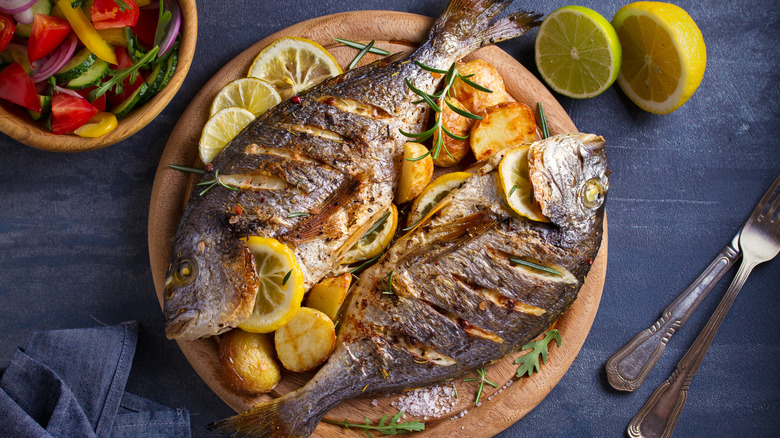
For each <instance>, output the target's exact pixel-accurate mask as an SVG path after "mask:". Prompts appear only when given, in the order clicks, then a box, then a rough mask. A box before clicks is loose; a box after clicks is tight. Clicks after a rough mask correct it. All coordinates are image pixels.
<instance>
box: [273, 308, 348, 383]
mask: <svg viewBox="0 0 780 438" xmlns="http://www.w3.org/2000/svg"><path fill="white" fill-rule="evenodd" d="M274 343H275V344H276V356H277V357H278V358H279V361H280V362H282V366H283V367H285V368H287V369H288V370H290V371H299V372H300V371H309V370H311V369H314V368H316V367H317V366H319V365H320V364H321V363H323V362H325V361H326V360H327V359H328V357H330V354H331V353H332V352H333V348H334V347H335V346H336V330H335V327H334V326H333V321H331V319H330V318H328V315H326V314H324V313H322V312H320V311H319V310H316V309H312V308H310V307H301V309H300V310H299V311H298V313H296V314H295V316H293V319H291V320H290V322H288V323H287V325H285V326H283V327H282V328H280V329H279V330H277V331H276V333H275V334H274Z"/></svg>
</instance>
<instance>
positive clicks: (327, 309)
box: [306, 272, 352, 321]
mask: <svg viewBox="0 0 780 438" xmlns="http://www.w3.org/2000/svg"><path fill="white" fill-rule="evenodd" d="M351 283H352V274H349V273H346V272H345V273H344V274H341V275H339V276H337V277H328V278H325V279H323V280H322V281H320V282H319V283H317V284H316V285H315V286H314V287H313V288H311V291H310V292H309V296H307V297H306V307H311V308H312V309H317V310H319V311H320V312H322V313H324V314H326V315H328V318H330V319H331V320H332V321H335V320H336V316H337V315H338V313H339V309H341V304H342V303H343V302H344V299H345V298H346V297H347V290H349V285H350V284H351Z"/></svg>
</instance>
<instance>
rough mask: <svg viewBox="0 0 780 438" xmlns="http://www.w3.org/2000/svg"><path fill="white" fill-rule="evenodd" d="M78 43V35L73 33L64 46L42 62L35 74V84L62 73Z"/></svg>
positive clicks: (61, 45) (59, 47)
mask: <svg viewBox="0 0 780 438" xmlns="http://www.w3.org/2000/svg"><path fill="white" fill-rule="evenodd" d="M78 41H79V38H78V37H77V36H76V34H75V33H73V32H71V33H70V34H69V35H68V37H67V38H66V39H65V41H63V42H62V44H60V45H59V46H58V47H57V48H56V49H54V51H53V52H52V53H50V54H48V55H47V56H46V57H45V58H43V59H42V60H41V61H40V67H38V68H36V69H35V71H34V72H33V75H32V79H33V82H41V81H45V80H46V79H49V77H51V76H52V75H54V74H55V73H57V72H58V71H60V69H61V68H62V66H63V65H65V64H66V63H67V62H68V60H70V58H71V57H72V56H73V53H74V52H75V51H76V46H77V45H78Z"/></svg>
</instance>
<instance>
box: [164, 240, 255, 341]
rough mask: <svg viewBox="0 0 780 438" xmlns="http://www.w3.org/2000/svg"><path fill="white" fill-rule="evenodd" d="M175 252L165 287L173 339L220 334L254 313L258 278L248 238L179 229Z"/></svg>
mask: <svg viewBox="0 0 780 438" xmlns="http://www.w3.org/2000/svg"><path fill="white" fill-rule="evenodd" d="M212 231H213V228H212ZM171 254H172V255H171V264H170V266H169V268H168V273H167V275H166V277H165V288H164V292H163V312H164V314H165V334H166V336H167V337H168V338H169V339H188V340H192V339H198V338H202V337H205V336H213V335H217V334H220V333H222V332H225V331H227V330H230V329H231V328H233V327H236V326H237V325H238V324H240V323H241V322H242V321H244V320H245V319H247V318H248V317H249V316H250V315H251V314H252V311H253V309H254V305H255V299H256V298H257V290H258V285H259V279H258V274H257V267H256V265H255V258H254V256H253V255H252V252H251V251H250V250H249V248H248V247H247V245H246V242H245V241H243V240H240V239H238V238H235V237H231V236H228V235H225V234H215V233H208V232H202V233H200V232H189V233H184V234H183V235H181V236H179V235H178V233H177V236H176V238H175V239H174V245H173V249H172V252H171Z"/></svg>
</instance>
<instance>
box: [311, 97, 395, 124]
mask: <svg viewBox="0 0 780 438" xmlns="http://www.w3.org/2000/svg"><path fill="white" fill-rule="evenodd" d="M315 100H317V101H318V102H323V103H327V104H328V105H333V106H335V107H336V108H338V109H340V110H342V111H344V112H348V113H352V114H357V115H359V116H363V117H369V118H372V119H388V118H390V117H392V115H391V114H390V113H388V112H387V111H385V110H384V109H382V108H379V107H378V106H375V105H371V104H368V103H363V102H360V101H357V100H355V99H350V98H348V97H347V98H345V97H337V96H320V97H317V98H316V99H315Z"/></svg>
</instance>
